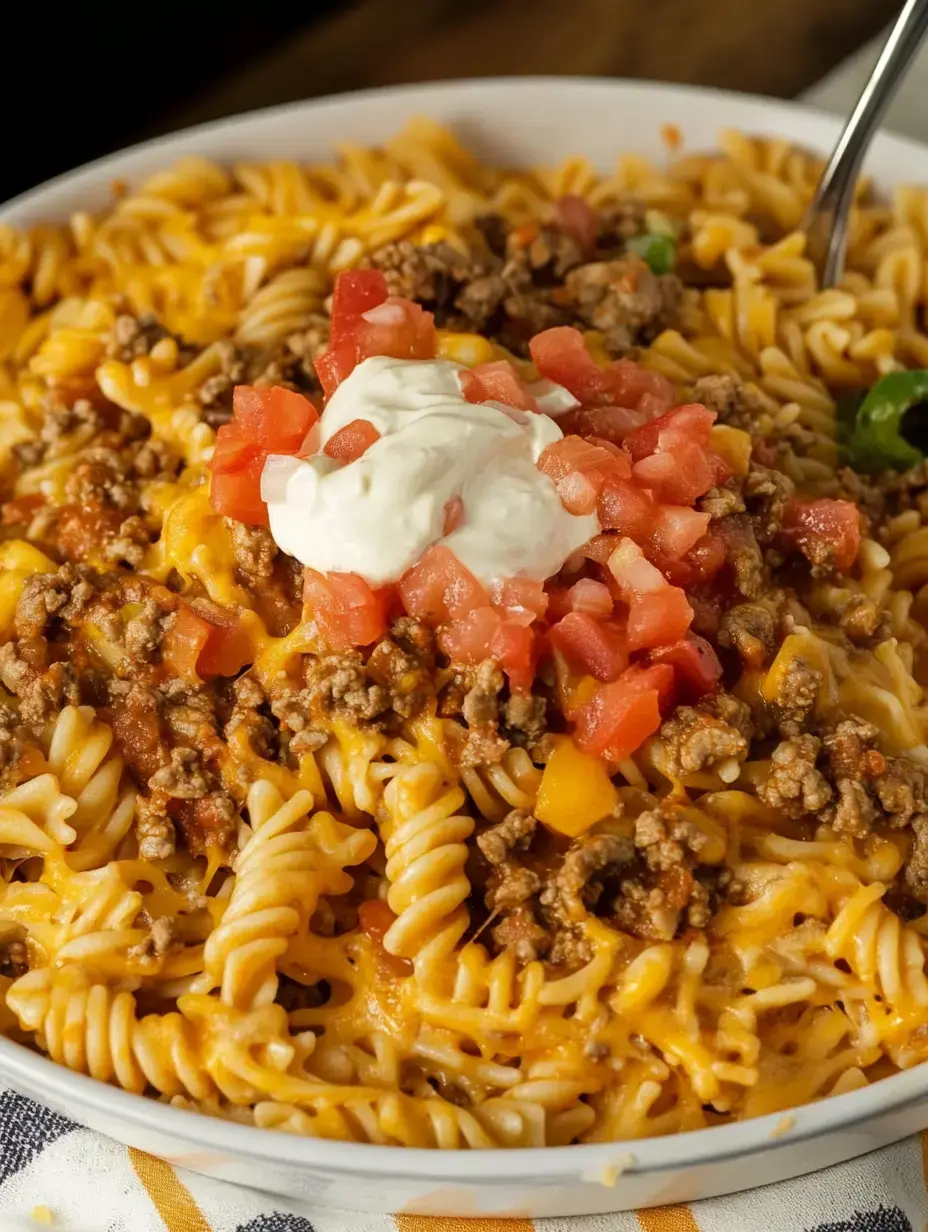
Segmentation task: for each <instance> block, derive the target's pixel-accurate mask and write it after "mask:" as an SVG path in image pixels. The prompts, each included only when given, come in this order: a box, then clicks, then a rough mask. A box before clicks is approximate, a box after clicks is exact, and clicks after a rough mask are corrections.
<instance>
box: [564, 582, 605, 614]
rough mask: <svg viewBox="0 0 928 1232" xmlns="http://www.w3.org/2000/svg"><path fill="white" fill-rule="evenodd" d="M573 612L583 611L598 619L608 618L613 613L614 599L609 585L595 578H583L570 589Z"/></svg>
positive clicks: (569, 596) (569, 594)
mask: <svg viewBox="0 0 928 1232" xmlns="http://www.w3.org/2000/svg"><path fill="white" fill-rule="evenodd" d="M568 602H569V604H570V610H571V611H572V612H582V613H584V614H585V615H587V616H592V617H594V619H597V620H608V619H609V617H610V616H611V615H612V608H613V601H612V595H611V593H610V591H609V587H608V586H605V585H604V584H603V583H602V582H596V581H594V580H593V578H581V579H580V581H579V582H575V583H574V584H573V586H571V588H570V590H569V591H568Z"/></svg>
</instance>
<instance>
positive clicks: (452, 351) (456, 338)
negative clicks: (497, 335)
mask: <svg viewBox="0 0 928 1232" xmlns="http://www.w3.org/2000/svg"><path fill="white" fill-rule="evenodd" d="M435 349H436V352H437V355H438V358H439V359H453V360H454V362H455V363H456V364H464V366H465V367H466V368H476V367H477V365H478V364H488V363H490V361H491V360H493V359H495V358H496V357H497V356H496V348H495V347H494V346H493V343H492V342H490V341H489V339H488V338H484V337H482V336H481V335H480V334H456V333H452V332H450V331H449V330H444V329H440V330H439V331H438V338H437V346H436V348H435Z"/></svg>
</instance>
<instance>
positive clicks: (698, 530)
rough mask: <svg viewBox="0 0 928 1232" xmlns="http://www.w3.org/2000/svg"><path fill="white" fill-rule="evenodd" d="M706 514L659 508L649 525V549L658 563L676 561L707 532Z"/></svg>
mask: <svg viewBox="0 0 928 1232" xmlns="http://www.w3.org/2000/svg"><path fill="white" fill-rule="evenodd" d="M709 520H710V518H709V514H708V513H697V512H696V510H695V509H690V508H689V507H688V506H686V505H661V506H660V507H659V508H658V509H657V511H656V513H655V516H654V520H653V523H652V525H651V534H650V541H649V547H651V548H652V549H653V550H654V552H655V554H656V558H657V560H658V563H660V561H662V560H679V559H680V558H681V557H683V556H685V555H686V554H687V552H689V551H690V549H691V548H694V547H695V546H696V544H697V543H698V542H699V541H700V539H702V537H703V535H705V533H706V531H707V530H708V529H709Z"/></svg>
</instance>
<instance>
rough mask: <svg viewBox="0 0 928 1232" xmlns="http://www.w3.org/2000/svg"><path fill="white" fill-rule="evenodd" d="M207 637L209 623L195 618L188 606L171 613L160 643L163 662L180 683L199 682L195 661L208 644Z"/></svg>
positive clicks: (200, 618) (184, 605)
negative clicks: (168, 624) (181, 681)
mask: <svg viewBox="0 0 928 1232" xmlns="http://www.w3.org/2000/svg"><path fill="white" fill-rule="evenodd" d="M209 635H210V626H209V623H208V622H207V621H205V620H203V619H202V617H200V616H197V614H196V613H195V612H194V611H193V609H192V608H190V607H188V606H187V604H182V605H181V606H180V607H179V608H178V609H177V611H176V612H175V613H174V617H173V619H172V620H171V623H170V626H169V627H168V629H167V631H166V632H165V635H164V638H163V639H162V642H161V660H162V662H163V663H164V665H165V666H166V667H167V668H168V669H169V670H170V671H171V672H173V673H174V675H176V676H179V677H180V678H181V680H184V681H186V682H187V683H188V684H197V683H198V682H199V680H200V677H199V674H198V672H197V660H198V659H199V657H200V654H201V652H202V650H203V648H204V647H205V646H206V643H207V642H208V641H209Z"/></svg>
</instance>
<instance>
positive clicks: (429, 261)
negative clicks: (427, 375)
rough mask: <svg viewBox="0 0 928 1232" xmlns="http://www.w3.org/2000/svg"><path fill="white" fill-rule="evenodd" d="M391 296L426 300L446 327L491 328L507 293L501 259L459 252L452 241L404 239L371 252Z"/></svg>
mask: <svg viewBox="0 0 928 1232" xmlns="http://www.w3.org/2000/svg"><path fill="white" fill-rule="evenodd" d="M370 260H371V264H372V265H373V266H374V267H375V268H376V269H379V270H381V271H382V272H383V274H384V276H385V277H386V280H387V286H388V287H389V289H390V294H391V295H402V296H405V297H406V298H407V299H413V300H415V301H416V302H417V303H420V304H423V305H424V306H425V307H426V308H428V310H429V311H431V312H433V313H434V314H435V319H436V321H437V323H438V324H439V325H440V326H443V327H448V328H452V329H455V328H457V329H464V330H467V331H468V332H481V331H484V330H486V328H487V326H488V325H489V323H490V322H491V321H492V320H493V318H494V316H496V314H497V313H498V312H499V310H500V307H501V305H502V303H503V300H504V299H505V297H506V295H507V290H508V288H507V282H506V280H505V279H504V278H503V277H502V274H501V272H500V265H499V262H498V261H493V260H490V261H488V262H485V261H481V260H480V259H475V258H474V257H473V256H470V255H465V254H463V253H461V252H459V251H458V250H457V249H456V248H454V247H453V246H452V245H451V244H446V243H444V242H442V243H438V244H413V243H412V242H411V241H409V240H398V241H397V242H396V243H393V244H387V245H385V246H384V247H383V248H379V249H377V251H376V252H374V253H372V254H371V258H370Z"/></svg>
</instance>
